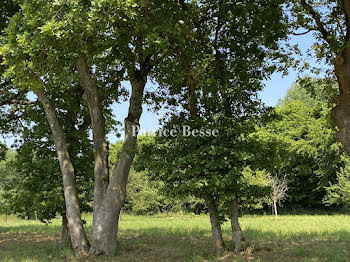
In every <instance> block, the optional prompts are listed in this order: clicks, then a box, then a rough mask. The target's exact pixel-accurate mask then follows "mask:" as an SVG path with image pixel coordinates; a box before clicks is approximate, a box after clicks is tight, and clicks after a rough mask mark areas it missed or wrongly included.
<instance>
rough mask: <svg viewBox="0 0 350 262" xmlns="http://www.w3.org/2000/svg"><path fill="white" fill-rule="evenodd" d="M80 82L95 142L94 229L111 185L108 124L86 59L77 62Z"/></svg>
mask: <svg viewBox="0 0 350 262" xmlns="http://www.w3.org/2000/svg"><path fill="white" fill-rule="evenodd" d="M77 69H78V74H79V78H80V82H81V84H82V86H83V89H84V95H83V98H84V99H85V101H86V102H87V104H88V107H89V112H90V118H91V125H92V134H93V142H94V206H93V214H94V215H93V227H95V226H96V223H97V221H96V215H97V214H98V212H99V209H100V207H101V205H102V201H103V199H104V197H105V194H106V190H107V187H108V183H109V167H108V144H107V139H106V124H105V118H104V115H103V107H102V101H101V98H100V94H99V92H98V88H97V83H96V79H95V76H94V75H93V74H92V73H91V72H90V69H89V67H88V65H87V64H86V61H85V59H84V58H79V59H78V61H77Z"/></svg>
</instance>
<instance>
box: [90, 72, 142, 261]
mask: <svg viewBox="0 0 350 262" xmlns="http://www.w3.org/2000/svg"><path fill="white" fill-rule="evenodd" d="M130 78H131V79H130V80H131V87H132V94H131V98H130V105H129V113H128V116H127V118H126V119H125V138H124V143H123V147H122V151H121V153H120V155H119V158H118V162H117V164H116V166H115V169H114V171H113V175H112V177H111V181H110V184H109V186H108V188H107V192H106V195H105V198H104V200H103V201H102V205H101V208H100V210H99V212H98V214H96V225H95V226H94V228H93V233H92V243H91V249H90V253H92V254H96V255H101V254H106V255H109V254H113V253H114V252H115V250H116V248H117V232H118V221H119V215H120V210H121V208H122V207H123V205H124V203H125V198H126V184H127V181H128V176H129V171H130V167H131V164H132V161H133V159H134V156H135V150H136V142H137V134H138V130H139V127H140V126H139V120H140V117H141V114H142V102H143V92H144V88H145V85H146V80H147V79H146V76H143V75H142V74H141V73H140V71H136V72H135V73H134V74H132V77H130Z"/></svg>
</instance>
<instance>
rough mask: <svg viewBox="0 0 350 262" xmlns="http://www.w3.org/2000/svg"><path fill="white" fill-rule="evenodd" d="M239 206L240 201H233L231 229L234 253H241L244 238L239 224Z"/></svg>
mask: <svg viewBox="0 0 350 262" xmlns="http://www.w3.org/2000/svg"><path fill="white" fill-rule="evenodd" d="M238 217H239V206H238V199H237V198H235V199H232V200H231V216H230V218H231V229H232V239H233V244H234V252H235V253H239V250H240V245H241V241H242V238H243V234H242V229H241V226H240V224H239V219H238Z"/></svg>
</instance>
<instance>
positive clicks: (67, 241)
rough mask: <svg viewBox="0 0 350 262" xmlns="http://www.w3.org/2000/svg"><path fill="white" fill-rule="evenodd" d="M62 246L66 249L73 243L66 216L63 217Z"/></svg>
mask: <svg viewBox="0 0 350 262" xmlns="http://www.w3.org/2000/svg"><path fill="white" fill-rule="evenodd" d="M61 244H62V245H63V246H65V247H71V246H72V245H71V244H72V242H71V239H70V235H69V230H68V220H67V217H66V214H63V215H62V230H61Z"/></svg>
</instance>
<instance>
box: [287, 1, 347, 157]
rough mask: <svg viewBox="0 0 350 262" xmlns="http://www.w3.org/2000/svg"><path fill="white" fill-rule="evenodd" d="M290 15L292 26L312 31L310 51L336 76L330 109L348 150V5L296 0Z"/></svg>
mask: <svg viewBox="0 0 350 262" xmlns="http://www.w3.org/2000/svg"><path fill="white" fill-rule="evenodd" d="M289 6H290V7H291V12H292V15H294V21H293V22H294V24H293V25H294V28H296V29H299V28H304V29H306V30H307V32H311V31H312V32H315V34H314V35H315V37H316V42H315V43H314V44H313V51H314V52H315V53H316V57H317V58H318V60H323V61H325V62H326V63H327V64H329V65H331V66H332V68H333V72H332V71H330V70H329V72H328V73H329V74H330V76H331V77H334V76H335V77H336V79H337V82H338V88H339V95H338V97H337V99H336V101H335V102H336V105H335V107H333V109H332V119H333V121H334V123H335V124H336V125H337V126H338V128H339V130H338V132H337V137H338V140H339V141H340V142H341V143H342V144H343V146H344V148H345V149H346V150H347V151H350V140H349V137H350V136H349V134H350V133H349V132H350V126H349V123H350V121H349V119H348V118H349V115H350V114H349V109H348V108H349V103H350V97H349V94H350V79H349V74H348V72H349V70H350V67H349V66H350V4H349V1H345V0H337V1H330V0H322V1H316V0H298V1H292V3H290V4H289Z"/></svg>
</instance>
